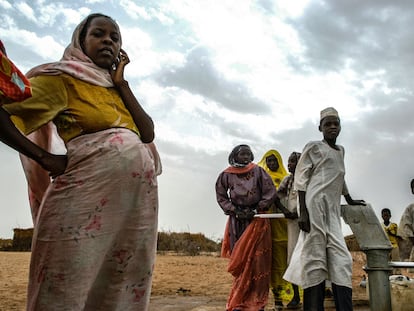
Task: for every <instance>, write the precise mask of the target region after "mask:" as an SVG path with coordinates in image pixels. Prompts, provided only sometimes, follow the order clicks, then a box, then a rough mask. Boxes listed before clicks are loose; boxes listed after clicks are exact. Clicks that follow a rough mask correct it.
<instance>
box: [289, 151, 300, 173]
mask: <svg viewBox="0 0 414 311" xmlns="http://www.w3.org/2000/svg"><path fill="white" fill-rule="evenodd" d="M297 164H298V158H297V156H296V155H294V154H291V155H290V157H289V159H288V164H287V167H288V170H289V172H291V173H294V172H295V170H296V165H297Z"/></svg>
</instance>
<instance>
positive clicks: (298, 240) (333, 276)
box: [216, 107, 365, 311]
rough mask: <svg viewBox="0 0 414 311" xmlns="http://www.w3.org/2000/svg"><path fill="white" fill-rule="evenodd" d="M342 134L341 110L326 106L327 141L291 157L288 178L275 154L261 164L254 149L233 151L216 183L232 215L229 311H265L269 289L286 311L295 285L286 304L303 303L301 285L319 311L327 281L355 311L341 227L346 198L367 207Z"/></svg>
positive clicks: (342, 307)
mask: <svg viewBox="0 0 414 311" xmlns="http://www.w3.org/2000/svg"><path fill="white" fill-rule="evenodd" d="M340 130H341V124H340V118H339V115H338V112H337V111H336V109H335V108H333V107H328V108H326V109H323V110H322V111H321V113H320V124H319V131H320V132H322V135H323V139H322V140H321V141H312V142H309V143H308V144H306V146H305V147H304V148H303V151H302V153H299V152H292V154H291V155H290V156H289V159H288V169H289V172H290V174H288V173H287V172H286V170H285V169H284V167H283V162H282V157H281V156H280V154H279V152H277V151H276V150H269V151H268V152H266V153H265V154H264V155H263V157H262V159H261V160H260V161H259V162H258V164H255V163H254V162H253V160H254V156H253V152H252V150H251V148H250V147H249V146H248V145H238V146H236V147H235V148H234V149H233V150H232V151H231V153H230V155H229V158H228V160H229V164H230V166H229V167H228V168H226V169H225V170H224V171H223V172H222V173H221V174H220V175H219V176H218V179H217V182H216V196H217V202H218V204H219V205H220V207H221V208H222V209H223V211H224V213H225V214H226V215H228V221H227V224H226V229H225V233H224V238H223V246H222V255H223V256H225V257H228V258H229V259H230V260H229V266H228V271H229V272H230V273H231V274H232V275H233V277H234V279H233V285H232V289H231V292H230V295H229V298H228V301H227V305H226V310H227V311H245V310H247V311H263V310H264V309H265V306H266V305H267V302H268V294H269V288H270V289H271V291H272V293H273V295H274V300H275V308H276V309H278V308H283V306H284V305H283V301H282V299H281V293H282V291H283V290H284V289H285V288H286V286H290V285H289V283H291V284H292V288H293V293H294V294H293V298H292V300H291V301H290V302H289V303H288V305H287V307H291V308H296V307H299V306H300V295H299V286H300V287H302V288H303V310H305V311H321V310H324V297H325V282H326V281H329V282H331V283H332V290H333V296H334V301H335V305H336V309H337V310H339V311H349V310H352V258H351V255H350V253H349V251H348V249H347V247H346V244H345V240H344V236H343V233H342V230H341V220H340V217H341V215H340V211H341V208H340V199H341V195H343V196H344V198H345V200H346V202H347V203H348V204H349V205H365V202H364V201H363V200H354V199H352V197H351V196H350V194H349V192H348V188H347V186H346V183H345V179H344V175H345V166H344V148H343V147H342V146H340V145H337V144H336V139H337V137H338V135H339V133H340ZM281 214H282V216H283V217H280V215H281ZM288 282H289V283H288Z"/></svg>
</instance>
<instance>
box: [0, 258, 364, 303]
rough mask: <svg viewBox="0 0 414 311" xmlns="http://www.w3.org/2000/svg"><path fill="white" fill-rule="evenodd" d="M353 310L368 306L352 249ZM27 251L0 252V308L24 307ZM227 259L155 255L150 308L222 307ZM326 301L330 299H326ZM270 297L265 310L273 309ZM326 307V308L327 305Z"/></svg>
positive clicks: (360, 260)
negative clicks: (357, 306) (356, 305)
mask: <svg viewBox="0 0 414 311" xmlns="http://www.w3.org/2000/svg"><path fill="white" fill-rule="evenodd" d="M353 258H354V284H355V286H354V290H353V295H354V302H355V303H356V304H359V305H362V307H361V308H356V310H369V308H368V307H367V296H366V291H365V289H363V288H361V287H359V282H360V280H361V278H362V275H364V274H365V272H364V270H363V269H362V266H363V265H364V264H365V255H364V254H363V253H361V252H355V253H353ZM29 260H30V253H17V252H0V311H15V310H18V311H22V310H24V307H25V300H26V286H27V278H28V267H29ZM226 267H227V260H226V259H223V258H219V257H218V256H217V255H215V254H213V255H203V256H178V255H172V254H164V255H158V256H157V261H156V265H155V271H154V281H153V289H152V296H151V306H150V310H149V311H219V310H220V311H224V310H225V304H226V297H227V294H228V293H229V291H230V287H231V281H232V278H231V276H230V275H229V274H228V273H227V272H226ZM327 303H328V304H329V301H328V302H327ZM272 308H273V305H272V299H269V306H268V307H267V308H266V310H272ZM327 310H329V308H328V309H327Z"/></svg>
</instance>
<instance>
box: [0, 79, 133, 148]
mask: <svg viewBox="0 0 414 311" xmlns="http://www.w3.org/2000/svg"><path fill="white" fill-rule="evenodd" d="M30 82H31V84H32V92H33V96H32V97H31V98H28V99H26V100H24V101H22V102H14V103H11V104H6V105H4V106H3V108H4V109H5V110H6V111H8V112H9V113H10V114H11V115H12V120H13V122H14V123H15V124H16V126H17V127H18V128H19V129H20V130H21V131H22V132H23V133H25V134H29V133H31V132H33V131H35V130H37V129H38V128H40V127H41V126H42V125H44V124H46V123H48V122H49V121H53V122H54V124H55V125H56V127H57V131H58V133H59V135H60V137H61V138H62V139H63V140H64V142H65V143H66V142H68V141H69V140H71V139H72V138H75V137H77V136H80V135H82V134H87V133H94V132H98V131H101V130H105V129H108V128H113V127H122V128H127V129H130V130H132V131H134V132H136V133H137V134H138V135H139V131H138V128H137V126H136V125H135V123H134V121H133V119H132V117H131V115H130V113H129V111H128V109H127V108H126V107H125V105H124V103H123V102H122V99H121V97H120V96H119V94H118V92H117V90H116V89H115V88H106V87H102V86H97V85H93V84H90V83H88V82H85V81H81V80H79V79H76V78H74V77H72V76H70V75H67V74H61V75H59V76H37V77H34V78H32V79H30Z"/></svg>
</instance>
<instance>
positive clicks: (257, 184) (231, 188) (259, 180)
mask: <svg viewBox="0 0 414 311" xmlns="http://www.w3.org/2000/svg"><path fill="white" fill-rule="evenodd" d="M229 164H230V166H229V167H228V168H226V169H225V170H224V171H223V172H222V173H221V174H220V175H219V177H218V178H217V182H216V197H217V202H218V204H219V205H220V207H221V208H222V210H223V211H224V213H225V214H226V215H228V221H227V225H226V229H225V233H224V239H223V245H222V256H223V257H226V258H229V259H230V262H229V266H228V272H230V273H231V274H232V275H233V277H234V279H233V285H232V288H231V292H230V295H229V298H228V300H227V305H226V310H227V311H264V308H265V306H266V304H267V300H268V295H269V281H270V268H271V267H270V264H271V256H272V253H271V246H272V241H271V235H270V234H271V233H270V224H269V220H268V219H265V218H254V215H255V214H256V213H264V212H265V211H266V210H267V209H268V208H269V205H270V204H271V203H272V202H273V200H274V198H275V196H276V191H275V188H274V186H273V183H272V180H271V179H270V177H269V175H268V174H267V173H266V172H265V171H264V169H263V168H261V167H260V166H258V165H256V164H254V163H253V153H252V151H251V149H250V147H249V146H248V145H238V146H236V147H235V148H234V149H233V150H232V152H231V153H230V155H229Z"/></svg>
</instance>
